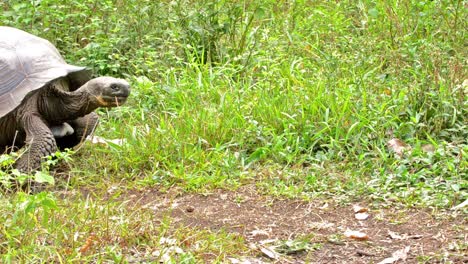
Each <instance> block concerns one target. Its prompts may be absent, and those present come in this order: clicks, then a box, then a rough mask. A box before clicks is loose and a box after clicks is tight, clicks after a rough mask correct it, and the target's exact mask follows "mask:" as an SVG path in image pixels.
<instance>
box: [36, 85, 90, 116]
mask: <svg viewBox="0 0 468 264" xmlns="http://www.w3.org/2000/svg"><path fill="white" fill-rule="evenodd" d="M63 84H64V83H63V82H54V83H52V84H50V86H49V87H47V88H46V89H42V90H41V92H42V93H41V94H40V95H39V96H40V100H39V102H40V105H39V111H40V113H41V114H42V115H43V116H44V117H45V118H46V119H47V121H48V122H50V123H62V122H65V121H69V120H73V119H76V118H78V117H82V116H85V115H87V114H89V113H91V112H92V111H94V110H95V109H96V108H97V107H98V106H97V105H96V104H95V103H93V102H94V100H91V95H90V93H89V92H88V91H87V89H86V88H87V87H86V84H85V85H83V86H81V87H80V88H79V89H77V90H76V91H72V92H70V91H67V90H68V89H66V88H68V87H64V86H63ZM64 88H65V89H64Z"/></svg>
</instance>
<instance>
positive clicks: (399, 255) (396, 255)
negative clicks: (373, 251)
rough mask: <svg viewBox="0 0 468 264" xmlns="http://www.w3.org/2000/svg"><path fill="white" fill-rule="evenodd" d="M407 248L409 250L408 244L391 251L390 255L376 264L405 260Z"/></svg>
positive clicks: (391, 263)
mask: <svg viewBox="0 0 468 264" xmlns="http://www.w3.org/2000/svg"><path fill="white" fill-rule="evenodd" d="M409 250H410V246H407V247H405V248H403V249H400V250H397V251H395V252H393V253H392V256H391V257H389V258H386V259H384V260H382V261H380V262H379V263H378V264H393V263H396V262H397V261H400V260H402V261H405V260H406V258H407V257H408V252H409Z"/></svg>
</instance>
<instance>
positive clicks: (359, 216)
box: [354, 213, 369, 220]
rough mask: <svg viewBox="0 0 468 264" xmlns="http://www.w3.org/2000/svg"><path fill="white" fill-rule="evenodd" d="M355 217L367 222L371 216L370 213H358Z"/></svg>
mask: <svg viewBox="0 0 468 264" xmlns="http://www.w3.org/2000/svg"><path fill="white" fill-rule="evenodd" d="M354 217H355V218H356V219H357V220H366V219H367V218H369V214H368V213H357V214H355V215H354Z"/></svg>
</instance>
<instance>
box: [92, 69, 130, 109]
mask: <svg viewBox="0 0 468 264" xmlns="http://www.w3.org/2000/svg"><path fill="white" fill-rule="evenodd" d="M86 90H87V92H88V93H89V94H90V95H91V98H90V99H91V100H93V101H94V102H95V103H96V104H97V105H98V106H100V107H115V106H119V105H122V104H123V103H125V101H127V97H128V96H129V95H130V84H128V82H127V81H125V80H122V79H117V78H113V77H107V76H105V77H98V78H94V79H92V80H90V81H88V82H87V83H86Z"/></svg>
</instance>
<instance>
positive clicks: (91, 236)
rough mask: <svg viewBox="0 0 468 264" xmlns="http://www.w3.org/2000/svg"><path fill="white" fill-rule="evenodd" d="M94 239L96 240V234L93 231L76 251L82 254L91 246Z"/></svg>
mask: <svg viewBox="0 0 468 264" xmlns="http://www.w3.org/2000/svg"><path fill="white" fill-rule="evenodd" d="M94 241H96V235H95V234H94V233H91V234H90V235H89V237H88V238H87V239H86V241H85V243H84V244H83V246H81V247H80V249H79V250H78V251H79V252H80V253H82V254H84V253H86V252H87V251H88V250H90V249H91V247H92V246H93V244H94Z"/></svg>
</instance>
